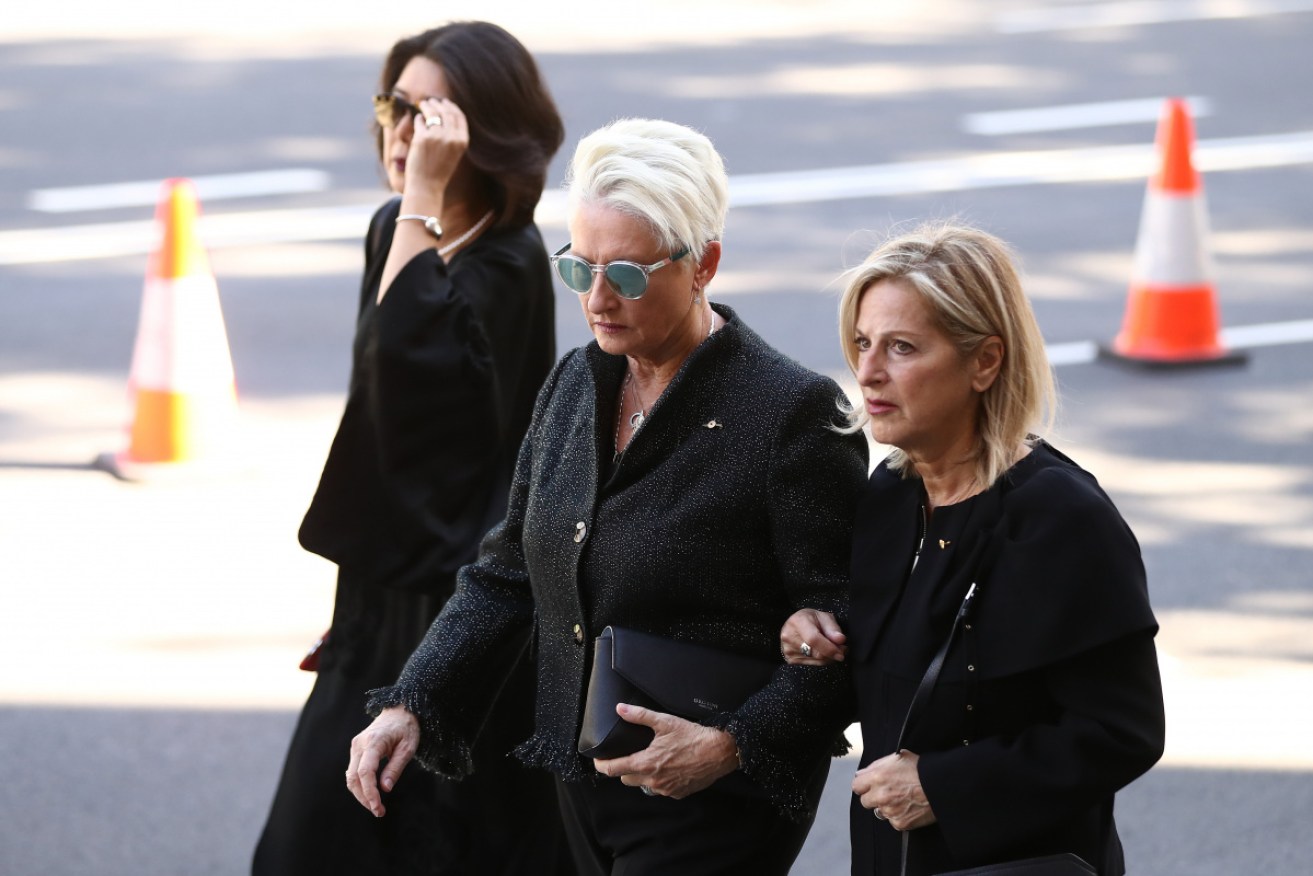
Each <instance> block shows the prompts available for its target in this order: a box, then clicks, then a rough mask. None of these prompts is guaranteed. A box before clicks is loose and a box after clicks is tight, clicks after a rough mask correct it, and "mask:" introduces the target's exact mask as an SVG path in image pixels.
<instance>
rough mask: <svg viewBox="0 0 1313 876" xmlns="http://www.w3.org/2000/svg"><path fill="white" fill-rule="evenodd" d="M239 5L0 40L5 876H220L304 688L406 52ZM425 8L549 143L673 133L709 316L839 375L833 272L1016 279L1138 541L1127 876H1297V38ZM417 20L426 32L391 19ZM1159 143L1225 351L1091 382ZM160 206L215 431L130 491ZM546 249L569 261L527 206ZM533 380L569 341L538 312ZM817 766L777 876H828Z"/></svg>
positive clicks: (1080, 454)
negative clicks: (743, 324) (918, 241)
mask: <svg viewBox="0 0 1313 876" xmlns="http://www.w3.org/2000/svg"><path fill="white" fill-rule="evenodd" d="M268 6H269V4H262V5H257V4H255V3H253V2H250V0H235V2H231V3H226V4H224V8H223V10H221V11H214V10H203V11H196V10H191V11H188V10H174V9H172V8H171V5H170V4H165V3H162V2H155V0H149V2H144V3H140V4H133V9H132V10H130V11H125V10H123V9H118V8H114V9H102V8H100V7H99V6H95V5H93V4H89V3H73V4H71V5H66V4H60V5H59V7H58V8H55V7H54V6H51V8H50V11H46V10H44V9H40V8H35V7H34V8H27V9H21V10H18V11H13V10H10V11H7V12H6V15H5V19H6V21H5V25H4V27H3V28H2V29H0V555H2V556H4V557H5V561H4V562H3V563H2V564H0V775H3V776H4V781H2V782H0V812H3V814H4V817H3V818H2V819H0V874H5V876H9V874H15V876H28V874H33V876H35V874H42V876H45V874H54V876H64V874H96V876H119V874H124V876H126V874H133V876H138V874H211V873H213V874H236V873H241V872H244V871H245V870H246V868H247V866H248V861H249V855H250V851H251V849H252V847H253V844H254V842H255V838H256V836H257V833H258V830H259V828H260V825H261V823H262V820H263V817H264V813H265V809H266V807H267V805H268V802H269V798H270V796H271V794H272V790H273V787H274V783H275V782H276V779H277V770H278V768H279V766H280V764H281V758H282V755H283V751H284V748H285V745H286V741H287V739H288V736H289V734H290V731H291V726H292V722H293V721H294V719H295V714H296V709H297V707H298V706H299V704H300V702H301V701H302V700H303V698H304V696H305V694H306V692H307V691H308V689H309V676H308V675H306V674H305V673H300V672H298V671H297V669H296V663H297V661H298V660H299V658H300V655H301V653H302V651H303V650H304V648H305V647H306V646H307V645H308V644H309V643H310V642H311V641H312V640H313V639H314V638H315V636H317V635H318V633H319V632H321V631H322V629H323V628H324V626H325V625H326V624H327V621H328V615H329V611H330V607H331V598H332V575H333V570H332V567H331V566H329V564H327V563H325V562H323V561H322V560H319V559H317V558H315V557H313V556H310V555H308V554H305V553H304V552H301V551H300V550H299V549H298V548H297V546H296V543H295V530H296V526H297V524H298V522H299V519H300V514H301V512H302V511H303V510H304V507H305V504H306V503H307V501H308V500H309V497H310V494H311V491H312V490H313V486H314V483H315V479H316V477H317V474H318V468H319V465H320V464H321V463H322V460H323V456H324V452H325V451H326V449H327V446H328V442H329V440H330V439H331V437H332V432H333V429H334V426H335V424H336V418H337V416H338V414H339V413H340V406H341V403H342V399H343V391H344V387H345V382H346V376H347V368H348V364H349V360H348V351H349V344H350V335H351V328H352V316H353V308H354V301H355V297H356V294H357V293H356V286H355V284H356V282H357V277H358V271H359V267H360V249H361V244H360V240H361V236H362V234H363V231H364V227H365V222H366V220H367V218H368V215H369V213H370V212H371V210H372V209H373V207H374V206H376V205H377V204H378V203H379V202H380V201H381V200H382V198H383V197H385V194H386V193H385V192H384V191H383V190H382V187H381V184H380V180H379V175H378V173H377V170H376V168H375V165H374V163H373V156H372V152H371V144H370V142H369V139H368V133H367V132H368V127H367V126H368V120H369V100H368V98H369V95H370V94H372V92H373V91H374V90H375V79H376V76H377V72H378V66H379V63H380V59H381V57H382V54H383V52H384V51H385V50H386V48H387V47H388V46H389V45H390V43H391V41H392V40H393V39H394V38H395V37H397V36H399V35H402V34H405V33H410V32H414V31H417V30H419V29H421V28H423V27H426V26H429V25H431V24H434V23H436V22H435V21H433V20H430V19H427V18H424V17H421V16H417V15H415V14H414V13H413V12H412V11H409V10H405V9H399V10H396V11H395V12H389V11H381V10H378V9H369V10H361V11H358V12H336V13H334V12H327V11H325V10H324V9H323V8H321V7H319V6H311V5H310V4H301V3H292V4H284V5H280V6H279V9H280V12H279V13H278V14H274V13H273V12H272V11H271V10H270V9H268V8H265V7H268ZM522 6H523V4H516V3H512V2H502V0H490V2H486V3H482V4H471V3H453V4H449V7H450V8H447V7H444V9H443V10H442V11H444V12H450V14H451V15H452V16H453V17H488V18H492V19H493V20H496V21H499V22H501V23H503V24H505V25H506V26H507V27H509V28H510V29H511V30H512V31H514V32H516V33H517V34H518V35H520V36H521V37H522V38H523V39H524V40H525V41H526V42H527V43H528V44H529V45H530V47H531V48H533V49H534V50H535V53H536V54H537V55H538V57H539V59H540V62H541V64H542V66H543V68H544V70H545V73H546V75H547V77H548V79H549V81H550V83H551V86H552V88H553V91H554V93H555V95H556V97H557V100H558V102H559V104H560V106H561V109H562V112H563V114H564V116H565V118H566V122H567V129H568V134H567V147H566V149H565V150H563V153H562V155H561V156H558V160H557V161H556V163H555V164H554V166H553V170H552V173H551V183H552V184H553V185H554V186H555V185H556V184H558V183H559V182H560V180H561V177H562V173H563V167H564V161H565V157H566V155H567V154H568V151H569V148H570V144H572V143H573V142H574V141H575V140H577V139H578V138H579V137H580V136H582V135H583V134H585V133H587V132H588V131H590V130H592V129H593V128H595V127H597V126H598V125H601V124H603V123H605V122H606V121H608V120H610V119H612V118H615V117H617V116H623V115H631V116H632V115H638V116H657V117H666V118H671V119H674V120H677V121H681V122H684V123H687V124H691V125H693V126H695V127H698V128H700V129H701V130H703V131H705V132H706V133H707V134H708V135H709V136H711V137H712V139H713V140H715V142H716V143H717V145H718V147H719V148H720V149H721V151H722V152H723V154H724V155H725V157H726V161H727V164H728V168H729V171H730V174H731V177H732V178H733V181H734V207H733V209H732V211H731V216H730V221H729V227H728V231H727V234H726V239H725V258H724V261H723V262H722V269H721V274H720V275H719V276H718V278H717V280H716V281H715V283H714V284H713V285H712V287H711V291H712V294H713V295H716V296H717V297H718V298H719V300H722V301H724V302H726V303H728V304H730V305H731V306H733V307H735V308H736V309H737V310H738V312H739V313H740V315H741V316H742V317H743V318H744V319H745V320H746V321H747V322H749V323H750V324H751V325H753V326H754V327H755V328H756V329H757V330H758V331H759V332H760V333H761V334H763V335H764V336H765V337H766V338H767V339H768V340H770V341H771V342H772V343H774V344H776V345H777V346H778V347H780V348H781V349H783V350H785V351H786V352H788V353H789V354H790V355H792V356H794V357H795V358H797V359H799V360H800V361H802V362H803V363H805V364H807V365H809V366H811V367H813V368H815V369H817V370H821V371H825V372H827V373H831V374H834V375H835V376H836V377H839V378H841V379H842V378H843V377H844V374H843V363H842V359H841V357H840V354H839V350H838V345H837V342H836V339H835V336H834V335H835V333H834V304H835V298H836V293H837V290H836V287H835V286H834V285H833V280H834V277H835V276H836V275H837V274H838V273H839V272H840V271H841V270H842V269H843V268H844V267H846V266H849V265H852V264H854V263H856V262H857V261H859V260H860V259H861V258H862V256H864V255H865V254H866V252H867V251H868V250H869V249H870V248H871V246H872V245H873V244H874V243H875V242H876V241H877V240H878V239H879V238H880V237H881V236H882V235H883V234H884V233H886V232H887V231H888V230H889V229H891V228H894V227H897V226H900V225H903V224H906V223H908V222H910V221H913V220H915V219H919V218H943V217H950V216H960V217H963V218H966V219H968V220H970V221H973V222H975V223H977V224H980V225H983V226H984V227H986V228H988V229H990V230H992V231H994V232H996V233H998V234H1000V235H1002V236H1003V237H1005V238H1007V239H1008V240H1009V241H1011V242H1012V243H1013V244H1014V246H1015V247H1016V249H1017V251H1018V253H1019V255H1020V256H1021V258H1022V260H1023V262H1024V265H1025V268H1026V273H1027V286H1028V289H1029V291H1030V293H1031V295H1032V297H1033V299H1034V300H1035V303H1036V308H1037V311H1038V314H1039V317H1040V321H1041V325H1042V327H1043V329H1044V332H1045V337H1046V339H1047V341H1048V342H1049V344H1050V345H1051V349H1052V351H1053V353H1054V357H1055V360H1056V361H1059V362H1061V363H1062V364H1060V366H1059V368H1058V378H1059V383H1060V387H1061V391H1062V396H1063V415H1062V418H1061V419H1060V423H1059V429H1058V431H1057V433H1056V435H1055V437H1054V441H1055V443H1057V444H1058V446H1059V447H1061V448H1062V449H1064V450H1065V451H1067V452H1069V453H1070V454H1071V455H1072V456H1074V457H1075V458H1076V459H1077V460H1079V461H1081V462H1082V463H1084V464H1085V465H1086V467H1088V468H1089V469H1091V470H1092V471H1094V472H1095V473H1096V474H1097V475H1098V476H1099V478H1100V480H1101V481H1102V482H1103V484H1104V485H1105V487H1106V488H1107V489H1108V490H1109V492H1110V493H1111V494H1112V496H1113V497H1114V499H1115V500H1116V501H1117V502H1118V504H1119V505H1120V507H1121V508H1122V510H1123V512H1124V513H1125V514H1126V516H1127V518H1128V519H1129V520H1130V522H1131V524H1132V526H1133V527H1134V529H1135V530H1136V532H1137V534H1138V535H1139V537H1140V539H1141V542H1142V544H1143V547H1144V552H1145V560H1146V563H1147V565H1148V568H1149V573H1150V585H1151V593H1152V597H1153V601H1154V605H1155V608H1156V610H1157V612H1158V615H1159V619H1160V621H1161V623H1162V631H1161V633H1160V637H1159V647H1160V655H1161V661H1162V666H1163V673H1164V683H1165V687H1166V694H1167V700H1168V717H1169V740H1168V751H1167V755H1166V757H1165V758H1164V761H1163V763H1162V764H1160V765H1159V766H1158V767H1156V768H1155V769H1154V770H1153V771H1152V772H1150V773H1149V774H1148V775H1147V776H1145V777H1144V778H1142V779H1141V780H1139V781H1138V782H1136V783H1135V784H1134V785H1132V786H1131V787H1130V788H1128V789H1127V790H1126V791H1125V792H1124V793H1123V794H1122V795H1120V796H1119V798H1118V820H1119V824H1120V826H1121V830H1122V834H1123V839H1124V842H1125V844H1126V847H1127V857H1128V861H1129V863H1130V867H1131V872H1133V873H1145V874H1167V876H1172V874H1182V876H1185V874H1190V876H1199V874H1203V876H1222V874H1251V873H1261V874H1291V876H1295V874H1304V873H1307V872H1309V869H1310V868H1309V864H1308V862H1309V861H1310V860H1313V836H1311V835H1310V832H1309V831H1308V829H1307V827H1306V822H1307V819H1308V813H1309V812H1313V775H1311V774H1310V771H1313V745H1310V744H1309V742H1308V739H1307V732H1306V729H1305V728H1306V727H1307V726H1309V723H1310V722H1309V719H1310V718H1311V717H1313V714H1310V713H1311V712H1313V584H1311V583H1310V572H1309V570H1310V568H1313V562H1310V561H1311V560H1313V449H1311V448H1313V347H1311V346H1310V342H1311V340H1313V336H1311V333H1310V321H1311V320H1313V295H1311V293H1313V289H1311V288H1310V286H1311V284H1310V276H1311V275H1313V257H1311V256H1310V253H1311V252H1313V197H1310V194H1311V193H1313V103H1310V102H1309V100H1308V97H1307V83H1308V82H1309V81H1310V74H1313V62H1310V61H1309V56H1308V51H1307V46H1308V45H1309V43H1310V41H1311V40H1313V2H1299V0H1286V2H1276V0H1236V2H1234V3H1228V4H1217V3H1205V2H1190V0H1175V2H1163V3H1148V2H1141V3H1102V4H1100V3H1050V4H1036V5H1033V6H1032V5H1028V4H1026V3H1021V2H995V3H978V2H977V3H970V2H949V0H933V2H923V3H887V4H886V3H882V4H871V3H857V2H838V0H834V2H817V3H806V4H804V3H791V2H786V0H774V2H760V3H747V2H743V0H733V2H724V3H700V4H699V3H691V2H687V0H674V2H667V3H663V4H659V5H658V4H645V3H635V4H627V5H626V11H624V12H616V11H614V10H613V9H612V8H610V7H609V6H607V5H606V4H601V3H595V2H584V3H576V4H572V3H565V4H552V5H551V8H550V9H548V8H545V7H546V5H545V4H544V8H543V9H541V10H537V9H533V10H531V9H524V8H522ZM426 11H427V10H426ZM1168 95H1180V96H1187V97H1189V98H1191V99H1192V106H1193V107H1194V109H1195V113H1196V115H1195V123H1196V129H1197V135H1198V143H1197V147H1196V153H1195V154H1196V160H1197V162H1198V164H1199V165H1200V166H1201V167H1202V168H1203V169H1204V172H1205V175H1204V185H1205V189H1206V193H1207V200H1208V213H1209V217H1210V220H1211V225H1212V233H1211V235H1210V237H1209V246H1210V250H1211V253H1212V255H1213V257H1214V261H1215V264H1216V277H1215V279H1216V291H1217V298H1218V303H1219V305H1220V309H1221V314H1222V320H1223V325H1224V326H1225V333H1224V336H1223V339H1224V341H1225V342H1226V343H1227V344H1229V345H1231V346H1233V347H1235V348H1236V349H1240V350H1243V351H1245V352H1246V353H1247V354H1248V360H1247V362H1246V363H1245V364H1244V365H1241V366H1235V367H1225V368H1222V367H1218V368H1190V369H1180V370H1171V371H1166V372H1164V371H1145V370H1140V369H1133V368H1125V367H1119V366H1116V365H1113V364H1110V363H1107V362H1102V361H1093V360H1092V358H1091V355H1090V351H1091V350H1092V348H1093V346H1094V345H1095V344H1099V343H1105V342H1107V341H1108V340H1110V339H1111V337H1112V336H1113V335H1114V334H1115V333H1116V332H1117V330H1118V328H1119V326H1120V322H1121V318H1122V314H1123V311H1124V307H1125V296H1126V288H1127V283H1128V279H1129V276H1130V270H1131V263H1132V257H1133V248H1134V242H1135V236H1136V229H1137V226H1138V223H1139V218H1140V212H1141V207H1142V200H1143V194H1144V187H1145V179H1146V175H1147V173H1148V170H1149V167H1150V166H1151V163H1152V160H1153V150H1152V141H1153V136H1154V120H1155V118H1156V115H1157V108H1158V106H1159V105H1160V102H1161V100H1162V98H1164V97H1166V96H1168ZM170 176H186V177H190V178H193V179H195V180H197V182H198V185H199V186H200V187H201V189H202V192H203V194H202V200H203V207H204V213H205V218H204V221H203V224H202V225H201V228H200V230H201V234H202V237H203V241H204V243H205V244H206V245H207V246H208V247H209V248H210V251H211V256H212V262H213V267H214V271H215V274H216V277H217V280H218V283H219V288H220V293H221V296H222V301H223V307H224V316H225V320H226V323H227V331H228V336H229V345H230V349H231V353H232V358H233V362H234V366H235V369H236V373H237V380H238V386H239V391H240V393H241V407H242V417H243V428H242V433H241V436H240V439H239V440H238V441H235V442H234V444H233V446H232V447H231V448H230V449H229V451H228V453H227V454H226V455H227V457H229V458H228V459H227V460H225V461H227V462H230V463H231V467H230V468H229V469H228V470H227V471H225V472H224V473H223V474H222V475H221V476H212V477H208V478H198V479H184V478H179V479H176V480H170V481H166V482H162V483H152V484H149V485H133V484H126V483H122V482H119V481H115V480H113V479H111V478H110V477H109V476H108V475H106V474H104V473H102V472H98V471H95V470H93V469H92V468H91V467H90V466H89V464H88V463H89V461H90V460H91V459H92V458H93V457H95V456H96V455H97V454H99V453H102V452H105V451H113V450H117V449H121V448H122V446H123V443H124V440H125V439H124V435H123V426H124V423H125V422H126V421H127V419H128V418H129V417H130V416H131V411H130V409H129V406H128V402H127V398H126V393H125V387H126V379H127V369H128V365H129V361H130V358H131V351H132V345H133V339H134V335H135V332H136V323H137V316H138V310H139V306H140V298H141V289H142V278H143V276H144V271H145V262H146V253H147V252H148V251H149V249H150V248H151V246H153V244H154V239H155V238H154V235H155V233H156V232H155V230H154V228H153V226H152V224H151V221H150V220H151V216H152V212H153V204H154V199H155V197H156V194H157V192H158V181H159V180H160V179H162V178H165V177H170ZM540 221H541V224H542V227H543V230H544V234H545V236H546V238H547V240H548V243H549V245H555V244H557V243H558V242H564V240H565V235H566V232H565V228H564V225H563V223H562V221H561V214H560V206H559V198H558V197H556V196H555V195H552V196H549V197H548V198H546V199H545V200H544V204H543V206H542V208H541V210H540ZM557 313H558V329H559V333H558V337H559V341H558V343H559V346H560V348H561V349H562V350H565V349H568V348H569V347H572V346H575V345H577V344H579V343H582V342H584V341H585V340H586V339H587V334H586V332H585V329H584V326H583V322H582V319H581V318H580V316H579V312H578V310H577V304H576V300H575V296H574V295H573V294H572V293H569V292H567V291H565V290H563V289H562V290H559V292H558V298H557ZM852 770H853V762H852V761H851V760H843V761H836V762H835V765H834V769H833V773H832V781H831V783H830V785H829V787H828V788H827V791H826V797H825V800H824V803H823V809H822V812H821V814H820V816H819V818H818V820H817V824H816V827H815V829H814V830H813V833H812V836H811V838H810V840H809V842H808V846H807V848H806V849H805V850H804V852H803V857H802V858H801V859H800V862H799V864H798V865H797V866H796V867H795V872H797V873H799V874H804V873H805V874H808V876H817V874H830V873H840V872H846V871H847V852H848V850H847V836H846V831H847V825H846V817H847V816H846V809H847V805H848V798H849V794H848V791H847V784H848V781H849V779H850V778H851V773H852Z"/></svg>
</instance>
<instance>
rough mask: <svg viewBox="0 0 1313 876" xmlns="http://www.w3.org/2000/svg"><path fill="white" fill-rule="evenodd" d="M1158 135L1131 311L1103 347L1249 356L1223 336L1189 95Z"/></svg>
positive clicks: (1160, 362)
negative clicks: (1234, 348)
mask: <svg viewBox="0 0 1313 876" xmlns="http://www.w3.org/2000/svg"><path fill="white" fill-rule="evenodd" d="M1156 142H1157V147H1158V153H1159V159H1160V163H1159V166H1158V169H1157V171H1156V172H1155V173H1154V175H1153V176H1152V177H1151V178H1150V180H1149V186H1148V189H1147V190H1146V192H1145V196H1144V210H1143V213H1142V215H1141V218H1140V232H1139V236H1138V238H1137V240H1136V243H1135V266H1134V269H1133V272H1132V275H1131V288H1130V295H1129V297H1128V299H1127V302H1126V314H1125V318H1124V320H1123V322H1122V329H1121V332H1120V333H1118V335H1117V336H1116V337H1115V338H1114V339H1113V342H1112V345H1111V347H1110V348H1104V349H1101V350H1100V352H1101V353H1103V354H1104V355H1107V356H1111V357H1112V358H1115V359H1119V360H1121V361H1125V362H1132V363H1135V364H1140V365H1148V366H1172V365H1212V364H1231V363H1237V362H1242V361H1244V356H1243V355H1242V354H1238V353H1234V352H1231V351H1229V350H1227V349H1225V348H1224V347H1223V346H1222V344H1221V341H1220V339H1219V337H1218V332H1219V326H1220V318H1219V316H1218V307H1217V295H1216V292H1215V290H1214V288H1213V279H1212V275H1213V269H1212V258H1211V256H1210V254H1209V249H1208V212H1207V208H1206V206H1205V204H1204V193H1203V183H1202V181H1201V179H1200V177H1199V173H1198V172H1197V171H1196V170H1195V167H1194V162H1193V160H1192V158H1191V151H1192V149H1193V147H1194V128H1193V125H1192V124H1191V121H1190V114H1189V110H1188V109H1187V107H1186V103H1185V101H1184V100H1182V99H1180V98H1172V99H1170V100H1168V101H1167V102H1166V103H1165V104H1164V106H1163V114H1162V117H1161V119H1160V120H1159V123H1158V135H1157V140H1156Z"/></svg>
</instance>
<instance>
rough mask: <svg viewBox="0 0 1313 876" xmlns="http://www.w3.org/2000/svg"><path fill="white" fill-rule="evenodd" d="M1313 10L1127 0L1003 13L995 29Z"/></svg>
mask: <svg viewBox="0 0 1313 876" xmlns="http://www.w3.org/2000/svg"><path fill="white" fill-rule="evenodd" d="M1311 10H1313V0H1127V2H1121V3H1087V4H1082V5H1078V6H1036V7H1033V8H1030V9H1013V10H1009V11H1006V12H1001V13H999V15H998V16H997V17H996V18H995V19H994V28H995V30H997V31H998V32H999V33H1041V32H1044V31H1061V30H1084V29H1086V28H1095V27H1129V26H1133V25H1140V24H1164V23H1167V22H1172V21H1201V20H1205V19H1214V18H1256V17H1258V16H1263V15H1280V14H1283V13H1287V12H1309V11H1311Z"/></svg>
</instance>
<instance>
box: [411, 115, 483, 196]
mask: <svg viewBox="0 0 1313 876" xmlns="http://www.w3.org/2000/svg"><path fill="white" fill-rule="evenodd" d="M419 109H420V112H421V114H422V115H421V116H420V117H419V118H416V119H412V124H413V125H414V129H413V133H412V134H411V137H410V151H409V152H408V153H407V154H406V190H405V194H407V195H410V196H411V197H412V198H413V199H416V200H417V203H416V204H415V205H413V206H416V207H419V206H424V205H426V204H427V203H428V202H429V201H431V200H432V199H435V198H436V199H438V202H439V203H441V199H442V198H443V196H444V195H445V194H446V191H447V184H448V183H449V182H451V178H452V176H453V175H454V174H455V173H456V167H457V165H459V164H460V160H461V158H462V157H463V156H464V155H465V152H466V150H468V149H469V146H470V128H469V123H468V122H467V121H466V119H465V113H463V112H461V109H460V107H458V106H456V104H455V103H453V102H451V101H450V100H447V99H446V98H432V97H430V98H426V99H424V100H421V101H420V102H419ZM425 119H434V120H435V121H436V120H438V119H441V124H435V125H432V126H430V125H428V124H426V123H425ZM408 206H409V205H408Z"/></svg>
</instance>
